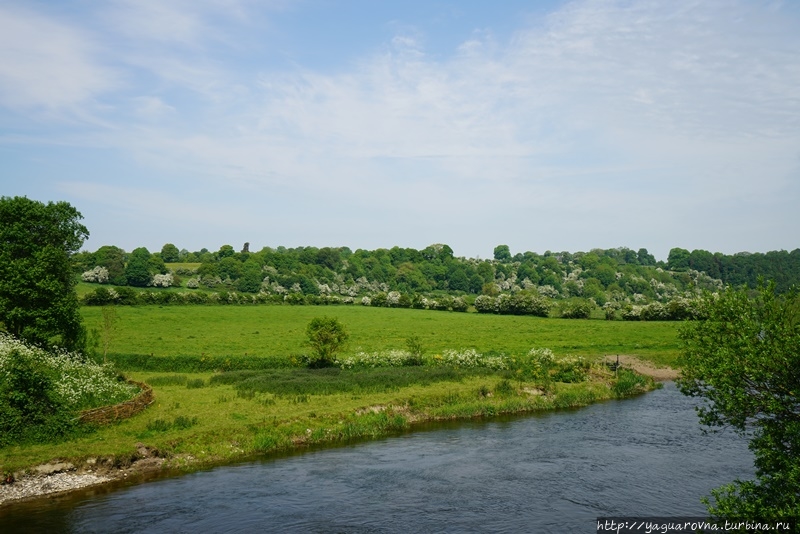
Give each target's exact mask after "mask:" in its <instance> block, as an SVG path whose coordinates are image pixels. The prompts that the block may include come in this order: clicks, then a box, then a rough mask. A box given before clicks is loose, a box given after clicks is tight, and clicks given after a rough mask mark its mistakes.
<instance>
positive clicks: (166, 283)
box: [150, 273, 173, 287]
mask: <svg viewBox="0 0 800 534" xmlns="http://www.w3.org/2000/svg"><path fill="white" fill-rule="evenodd" d="M172 282H173V279H172V273H167V274H155V275H153V279H152V280H151V281H150V285H151V286H153V287H170V286H171V285H172Z"/></svg>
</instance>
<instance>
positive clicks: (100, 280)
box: [81, 265, 108, 284]
mask: <svg viewBox="0 0 800 534" xmlns="http://www.w3.org/2000/svg"><path fill="white" fill-rule="evenodd" d="M81 280H83V281H84V282H93V283H96V284H105V283H106V282H108V269H106V268H105V267H100V266H99V265H98V266H97V267H95V268H94V269H92V270H91V271H86V272H85V273H83V274H82V275H81Z"/></svg>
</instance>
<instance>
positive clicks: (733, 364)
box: [678, 285, 800, 518]
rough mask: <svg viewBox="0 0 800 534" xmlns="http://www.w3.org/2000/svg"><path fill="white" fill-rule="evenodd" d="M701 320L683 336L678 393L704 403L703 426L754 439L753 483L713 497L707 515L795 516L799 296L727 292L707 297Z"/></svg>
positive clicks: (799, 467)
mask: <svg viewBox="0 0 800 534" xmlns="http://www.w3.org/2000/svg"><path fill="white" fill-rule="evenodd" d="M701 314H702V317H703V319H702V320H698V321H692V322H688V323H686V325H685V326H684V327H683V328H682V330H681V339H682V341H683V359H684V361H683V371H682V377H681V379H680V380H679V382H678V384H679V387H680V389H681V391H682V392H683V393H684V394H686V395H690V396H694V397H700V398H702V399H704V400H705V401H706V403H705V404H704V405H702V406H700V407H699V408H698V414H699V416H700V420H701V422H702V423H703V424H705V425H710V426H712V427H713V426H731V427H733V428H734V429H736V430H737V431H738V432H740V433H742V434H745V433H746V434H748V435H750V436H751V441H750V449H751V450H752V451H753V453H754V454H755V467H756V480H752V481H738V480H737V481H735V482H733V483H732V484H729V485H727V486H724V487H722V488H719V489H717V490H715V491H714V492H713V495H714V497H715V500H716V503H715V504H713V505H712V504H710V503H709V509H710V511H711V513H712V514H714V515H718V516H723V517H764V518H767V517H769V518H785V517H800V294H798V290H797V288H794V289H792V290H791V291H789V292H788V293H786V294H784V295H776V293H775V287H774V285H770V286H767V287H762V288H760V289H759V291H758V293H757V296H756V297H755V298H749V296H748V294H747V292H746V291H745V290H733V289H728V290H727V291H725V292H724V293H722V294H720V295H709V296H707V297H706V298H705V299H704V301H703V304H702V307H701Z"/></svg>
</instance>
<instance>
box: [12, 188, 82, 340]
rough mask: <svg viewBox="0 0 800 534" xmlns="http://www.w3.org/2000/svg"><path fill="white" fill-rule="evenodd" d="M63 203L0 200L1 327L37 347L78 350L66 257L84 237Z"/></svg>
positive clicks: (75, 214) (72, 278) (75, 217)
mask: <svg viewBox="0 0 800 534" xmlns="http://www.w3.org/2000/svg"><path fill="white" fill-rule="evenodd" d="M82 218H83V217H82V216H81V214H80V213H79V212H78V210H76V209H75V208H74V207H72V206H71V205H70V204H68V203H67V202H55V203H54V202H48V203H47V204H44V203H42V202H38V201H35V200H30V199H28V198H26V197H13V198H12V197H1V198H0V323H2V325H3V327H4V328H5V329H6V330H7V331H8V332H10V333H11V334H13V335H14V336H16V337H18V338H20V339H23V340H26V341H28V342H30V343H33V344H36V345H41V346H55V345H58V346H62V347H65V348H67V349H70V350H75V349H82V348H83V344H84V341H85V331H84V328H83V326H82V324H81V316H80V313H79V308H78V299H77V295H76V294H75V284H76V283H77V280H76V278H75V276H74V274H73V272H72V268H71V264H70V256H71V255H72V254H75V253H76V252H77V251H78V250H79V249H80V247H81V245H82V244H83V242H84V240H85V239H86V238H87V237H88V236H89V231H88V230H87V229H86V227H85V226H83V225H82V224H81V223H80V220H81V219H82Z"/></svg>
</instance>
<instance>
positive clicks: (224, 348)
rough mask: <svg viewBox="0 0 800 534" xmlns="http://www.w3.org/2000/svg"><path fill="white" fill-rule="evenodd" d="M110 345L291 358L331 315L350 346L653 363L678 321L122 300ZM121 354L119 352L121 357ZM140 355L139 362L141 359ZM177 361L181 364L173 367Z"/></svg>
mask: <svg viewBox="0 0 800 534" xmlns="http://www.w3.org/2000/svg"><path fill="white" fill-rule="evenodd" d="M81 313H82V314H83V317H84V322H85V325H86V326H87V328H89V329H93V328H94V329H102V310H101V308H99V307H83V308H82V310H81ZM117 315H118V317H119V319H118V321H117V323H116V325H115V332H114V334H113V339H112V341H111V343H110V349H109V350H110V353H112V354H113V355H140V356H151V355H152V358H160V357H166V356H176V355H184V356H189V357H192V358H195V359H197V358H203V357H209V358H215V357H216V358H224V359H229V360H232V361H236V360H240V361H241V362H242V366H243V367H241V368H246V367H247V364H246V363H245V362H246V360H252V359H254V358H255V359H258V358H268V359H270V360H272V361H273V362H275V363H274V365H276V366H279V365H280V362H285V363H286V364H287V365H288V364H289V359H290V357H291V356H292V355H298V354H302V353H304V352H307V351H308V349H307V347H305V346H304V342H305V339H306V334H305V329H306V325H307V324H308V323H309V321H311V319H313V318H314V317H319V316H322V315H327V316H331V317H336V318H337V319H338V320H339V321H340V322H341V323H343V324H344V325H345V327H346V328H347V330H348V332H349V333H350V340H349V343H348V345H347V347H346V353H350V354H354V353H357V352H360V351H363V352H379V351H388V350H393V349H404V348H405V346H406V340H407V339H408V338H409V337H412V336H416V337H417V338H419V340H420V342H421V344H422V348H423V349H424V351H425V352H426V353H427V354H429V355H433V354H441V353H442V352H443V351H445V350H448V349H466V348H469V349H475V350H477V351H479V352H482V353H504V354H512V355H513V354H525V353H527V352H528V351H529V350H530V349H531V348H533V347H537V348H549V349H551V350H552V351H553V352H554V353H555V354H556V355H557V356H569V355H574V356H584V357H587V358H590V359H592V358H599V357H602V356H604V355H615V354H629V355H635V356H639V357H640V358H642V359H645V360H649V361H651V362H653V363H654V364H656V365H661V366H670V365H675V364H676V361H677V357H678V353H679V349H680V345H679V341H678V337H677V331H678V327H679V325H680V323H678V322H658V321H648V322H644V321H643V322H638V321H632V322H630V321H624V322H623V321H605V320H598V319H591V320H581V319H555V318H541V317H530V316H510V315H485V314H477V313H453V312H440V311H428V310H415V309H404V308H372V307H364V306H324V307H321V306H269V305H262V306H163V307H159V306H119V307H117ZM119 359H120V360H124V358H119ZM137 361H141V360H139V359H137ZM176 370H180V369H176Z"/></svg>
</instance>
